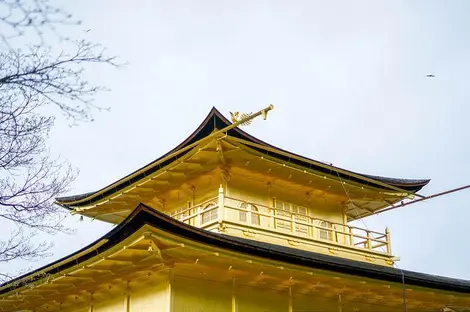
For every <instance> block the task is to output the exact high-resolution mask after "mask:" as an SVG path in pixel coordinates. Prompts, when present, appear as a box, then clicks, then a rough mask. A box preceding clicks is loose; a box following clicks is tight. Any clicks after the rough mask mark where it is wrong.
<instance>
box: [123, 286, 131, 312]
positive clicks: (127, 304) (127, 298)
mask: <svg viewBox="0 0 470 312" xmlns="http://www.w3.org/2000/svg"><path fill="white" fill-rule="evenodd" d="M129 283H130V282H127V284H126V290H125V292H124V311H125V312H130V310H131V288H130V285H129Z"/></svg>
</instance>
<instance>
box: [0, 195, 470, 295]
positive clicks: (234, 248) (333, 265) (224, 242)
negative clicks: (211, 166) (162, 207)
mask: <svg viewBox="0 0 470 312" xmlns="http://www.w3.org/2000/svg"><path fill="white" fill-rule="evenodd" d="M144 226H152V227H154V228H156V229H159V230H161V231H164V232H166V233H169V234H172V235H175V236H178V237H181V238H184V239H188V240H191V241H194V242H196V243H203V244H206V245H209V246H212V247H215V248H220V249H225V250H227V251H231V252H238V253H241V254H245V255H250V256H256V257H260V258H264V259H269V260H274V261H279V262H284V263H286V264H291V265H299V266H303V267H309V268H314V269H319V270H324V271H330V272H337V273H342V274H347V275H353V276H359V277H364V278H370V279H376V280H382V281H387V282H393V283H402V281H403V278H404V280H405V284H407V285H411V286H418V287H425V288H431V289H438V290H443V291H450V292H458V293H466V294H470V281H467V280H461V279H454V278H448V277H441V276H435V275H430V274H424V273H419V272H413V271H406V270H400V269H397V268H391V267H385V266H380V265H375V264H371V263H366V262H360V261H355V260H349V259H344V258H339V257H334V256H329V255H324V254H319V253H314V252H309V251H304V250H299V249H295V248H290V247H284V246H279V245H273V244H268V243H264V242H258V241H253V240H249V239H243V238H237V237H232V236H227V235H221V234H217V233H213V232H208V231H205V230H202V229H198V228H195V227H193V226H190V225H187V224H185V223H182V222H180V221H178V220H176V219H174V218H172V217H169V216H167V215H165V214H163V213H161V212H157V211H155V210H153V209H152V208H150V207H147V206H145V205H143V204H140V205H139V206H138V207H137V208H136V209H135V210H134V212H133V213H132V214H131V215H129V216H128V217H127V218H126V220H124V221H123V222H122V223H121V224H119V225H118V226H117V227H116V228H114V229H113V230H112V231H110V232H109V233H107V234H106V235H104V236H103V237H102V238H100V239H98V240H97V241H96V242H94V243H92V244H90V245H89V246H86V247H85V248H83V249H81V250H79V251H77V252H75V253H74V254H72V255H70V256H67V257H65V258H63V259H60V260H58V261H55V262H53V263H51V264H49V265H47V266H45V267H42V268H39V269H37V270H35V271H33V272H30V273H28V274H26V275H23V276H21V277H18V278H16V279H14V280H12V281H10V282H7V283H4V284H3V285H0V295H1V294H4V293H8V292H10V291H12V290H14V289H16V288H18V287H19V286H18V285H22V283H21V281H22V280H29V281H35V278H34V276H36V275H37V276H38V278H37V280H39V279H41V277H40V276H41V275H43V274H44V273H47V274H48V275H52V274H57V273H59V272H61V271H64V270H66V269H68V268H71V267H73V266H74V265H77V264H79V263H82V262H84V261H86V260H88V259H90V258H92V257H95V256H97V255H98V254H100V253H102V252H104V251H106V250H108V249H110V248H112V247H113V246H115V245H117V244H119V243H120V242H122V241H123V240H124V239H126V238H128V237H129V236H131V235H132V234H133V233H135V232H137V231H139V230H140V229H142V227H144ZM38 273H41V274H38Z"/></svg>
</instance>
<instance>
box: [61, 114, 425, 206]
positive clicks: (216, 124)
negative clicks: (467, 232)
mask: <svg viewBox="0 0 470 312" xmlns="http://www.w3.org/2000/svg"><path fill="white" fill-rule="evenodd" d="M230 124H231V122H230V121H229V120H228V119H227V118H225V117H224V116H223V115H222V114H221V113H220V112H219V111H218V110H217V109H216V108H215V107H213V108H212V109H211V111H210V112H209V114H208V115H207V116H206V118H205V119H204V121H203V122H202V123H201V124H200V125H199V127H198V128H197V129H196V130H195V131H194V132H193V133H192V134H191V135H190V136H189V137H188V138H187V139H186V140H184V141H183V142H182V143H180V144H179V145H178V146H176V147H175V148H173V149H172V150H171V151H169V152H167V153H166V154H164V155H163V156H161V157H159V158H157V159H156V160H154V161H152V162H150V163H149V164H147V165H145V166H144V167H142V168H140V169H138V170H136V171H134V172H132V173H131V174H128V175H127V176H125V177H123V178H122V179H120V180H118V181H116V182H113V183H112V184H110V185H108V186H106V187H104V188H102V189H100V190H98V191H95V192H89V193H85V194H79V195H72V196H64V197H58V198H56V201H57V203H58V204H60V205H62V206H64V207H66V208H68V207H67V206H68V203H70V202H75V201H79V200H82V199H85V198H87V197H89V196H93V195H94V194H96V193H99V192H102V193H101V194H98V195H97V196H96V197H94V198H91V199H88V200H86V201H84V202H81V203H77V205H76V206H85V205H88V204H92V203H93V202H95V201H97V200H99V199H101V198H104V197H106V196H108V195H110V194H112V193H115V192H118V191H119V190H121V189H122V188H124V187H126V186H129V185H131V184H133V183H135V182H136V181H139V180H140V179H142V178H144V177H145V176H147V175H149V174H151V173H153V172H155V171H156V170H158V169H159V168H161V167H163V166H166V165H168V164H169V163H171V162H173V161H174V160H175V159H176V158H179V157H181V156H183V155H185V154H186V153H187V152H189V151H187V152H184V153H182V154H181V155H178V156H176V158H175V159H169V160H166V161H164V162H162V163H161V164H160V165H158V166H156V167H154V164H155V163H156V162H158V161H160V160H161V159H163V158H165V157H167V156H168V155H171V154H172V153H174V152H176V151H177V150H179V149H181V148H184V147H185V146H187V145H190V144H192V143H194V142H196V141H198V140H199V139H201V138H203V137H205V136H207V135H209V134H210V133H211V132H212V131H213V130H214V129H219V130H220V129H222V128H224V127H226V126H228V125H230ZM228 133H229V135H233V136H235V137H238V138H241V139H244V140H246V141H249V142H253V143H256V144H259V145H262V146H265V147H267V148H270V149H274V150H278V151H279V152H281V153H287V154H290V155H293V156H295V157H298V158H301V159H304V160H305V161H302V160H297V159H292V158H289V157H286V156H284V155H280V154H276V153H273V152H268V151H266V150H262V149H259V148H256V147H252V146H249V147H250V148H252V149H255V150H257V151H259V152H262V153H264V154H267V155H270V156H273V157H275V158H277V159H280V160H284V161H290V162H292V163H295V164H297V165H299V166H302V167H305V168H311V169H314V170H318V171H320V172H324V173H326V174H334V175H337V174H339V175H340V176H341V178H343V179H345V180H352V181H356V182H359V183H364V182H365V181H361V179H360V178H356V177H353V176H352V175H358V176H362V177H365V178H369V179H373V180H376V181H379V182H381V183H385V184H389V185H391V186H394V187H399V188H401V189H404V190H406V191H409V192H413V193H414V192H418V191H419V190H421V189H422V188H423V187H424V186H425V185H426V184H428V183H429V181H430V179H395V178H388V177H380V176H373V175H366V174H361V173H357V172H353V171H349V170H345V169H342V168H339V167H335V166H332V165H327V166H329V167H330V168H329V169H328V168H324V167H322V166H318V165H312V164H309V163H308V162H313V163H320V162H318V161H316V160H314V159H310V158H307V157H304V156H301V155H297V154H294V153H292V152H289V151H286V150H283V149H281V148H278V147H276V146H274V145H271V144H269V143H266V142H264V141H262V140H260V139H258V138H256V137H254V136H252V135H250V134H248V133H247V132H245V131H243V130H241V129H240V128H238V127H237V128H233V129H231V130H229V131H228ZM147 167H148V169H145V168H147ZM337 170H340V171H343V172H345V173H346V174H343V173H339V172H338V171H337ZM141 171H142V173H140V174H137V173H138V172H141ZM136 174H137V175H136ZM134 175H136V176H134ZM133 176H134V177H133ZM366 184H371V183H366ZM372 184H373V183H372ZM113 186H114V187H113ZM374 186H376V187H378V188H382V189H384V186H383V185H380V184H377V185H374ZM111 187H113V188H111ZM106 189H109V190H108V191H104V190H106ZM390 190H393V189H392V188H390ZM108 193H109V194H108Z"/></svg>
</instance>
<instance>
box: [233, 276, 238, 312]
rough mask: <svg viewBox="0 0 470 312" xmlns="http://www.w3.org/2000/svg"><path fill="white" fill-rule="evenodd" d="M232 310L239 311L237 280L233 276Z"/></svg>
mask: <svg viewBox="0 0 470 312" xmlns="http://www.w3.org/2000/svg"><path fill="white" fill-rule="evenodd" d="M232 312H238V298H237V285H236V280H235V278H234V277H233V278H232Z"/></svg>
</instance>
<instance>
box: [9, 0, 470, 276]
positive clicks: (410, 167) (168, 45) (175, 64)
mask: <svg viewBox="0 0 470 312" xmlns="http://www.w3.org/2000/svg"><path fill="white" fill-rule="evenodd" d="M65 4H66V2H65V1H64V2H63V5H65ZM67 5H68V6H67V7H66V8H67V9H69V10H70V11H72V12H74V13H75V15H76V16H77V17H79V18H81V19H82V20H83V23H84V25H83V29H88V28H90V29H91V31H90V32H89V33H86V36H88V37H89V38H90V39H92V40H95V41H97V42H100V43H102V44H104V45H106V46H107V47H108V48H109V50H110V51H111V52H112V53H115V54H118V55H120V56H121V57H122V59H124V60H126V61H128V62H129V65H128V66H127V67H126V68H125V69H122V70H119V71H114V70H103V69H102V68H97V69H94V70H92V71H90V72H88V75H89V76H90V78H91V79H93V80H96V81H99V82H100V83H102V84H105V85H106V86H108V87H109V88H111V89H112V91H111V92H107V93H104V94H101V95H99V96H98V98H97V103H98V104H100V105H102V106H111V107H112V111H111V112H110V113H98V114H96V116H95V117H96V121H95V122H94V123H92V124H82V125H81V126H79V127H73V128H69V127H68V126H67V124H66V123H65V122H63V121H59V122H58V123H57V126H56V128H55V129H54V132H53V133H52V136H51V139H50V143H51V146H52V149H53V151H54V152H56V153H59V154H60V155H61V156H62V157H63V158H64V159H67V160H69V161H70V162H71V163H72V164H73V165H74V166H76V167H78V168H79V169H80V176H79V178H78V179H77V181H76V183H75V184H74V188H75V189H74V193H82V192H86V191H93V190H95V189H98V188H101V187H103V186H105V185H107V184H109V183H111V182H113V181H115V180H117V179H119V178H121V177H123V176H124V175H126V174H128V173H130V172H132V171H133V170H135V169H137V168H140V167H142V166H143V165H145V164H147V163H148V162H150V161H152V160H153V159H155V158H157V157H159V156H160V155H162V154H163V153H165V152H167V151H168V150H169V149H171V148H173V147H174V146H176V145H177V144H179V143H180V142H181V141H182V140H183V139H185V138H186V137H187V136H188V135H189V134H190V133H191V132H192V131H193V130H194V129H195V128H196V127H197V126H198V125H199V123H200V122H201V121H202V119H203V118H204V117H205V115H206V114H207V113H208V111H209V110H210V108H211V107H212V106H216V107H217V108H218V109H219V110H220V111H222V112H223V113H224V114H226V115H228V111H230V110H232V111H233V110H240V111H246V112H250V111H254V110H258V109H260V108H263V107H265V106H267V105H268V104H270V103H273V104H274V105H275V110H274V111H273V112H272V114H270V116H269V118H268V120H267V121H265V122H264V121H262V120H258V121H256V122H255V123H253V124H252V125H251V126H250V127H249V128H248V129H246V130H247V131H248V132H249V133H251V134H253V135H255V136H257V137H259V138H260V139H262V140H265V141H268V142H269V143H272V144H274V145H276V146H279V147H281V148H283V149H287V150H290V151H292V152H295V153H298V154H302V155H305V156H307V157H311V158H314V159H317V160H322V161H328V162H331V163H333V164H334V165H337V166H339V167H342V168H346V169H350V170H355V171H358V172H364V173H370V174H377V175H385V176H393V177H409V178H426V177H429V178H432V181H431V183H430V185H429V186H428V187H426V188H425V189H424V190H423V192H422V193H423V194H431V193H434V192H438V191H441V190H446V189H449V188H453V187H457V186H460V185H463V184H467V183H468V184H470V146H469V143H468V142H469V136H470V125H469V122H468V119H469V112H470V108H469V107H468V105H467V101H468V98H469V95H468V92H469V91H468V90H467V85H466V84H467V82H468V78H467V75H468V73H469V71H470V68H469V67H470V40H469V39H470V32H469V29H470V28H469V27H470V24H469V22H468V16H469V13H470V2H468V1H446V2H444V1H430V0H425V1H424V0H423V1H388V2H385V1H373V0H370V1H197V2H196V1H154V0H148V1H117V0H114V1H110V0H108V1H93V0H81V1H75V2H74V3H67ZM80 31H81V30H80ZM81 35H82V34H81ZM428 73H433V74H435V75H436V78H434V79H428V78H425V75H426V74H428ZM469 199H470V191H467V192H465V191H464V192H461V193H457V194H454V195H449V196H448V197H444V198H441V199H435V200H433V201H430V202H428V203H422V204H417V205H414V206H409V207H406V208H403V209H398V210H396V211H393V212H388V213H385V214H383V215H380V216H376V217H372V218H368V219H366V220H365V222H366V224H367V226H368V227H369V228H370V229H376V230H383V229H384V228H385V226H386V225H388V226H389V228H390V230H391V234H392V248H393V252H394V254H396V255H397V256H400V257H401V261H400V262H398V265H399V266H400V267H401V268H403V269H410V270H416V271H423V272H427V273H433V274H439V275H446V276H452V277H460V278H465V279H470V271H469V270H468V263H469V261H470V252H469V251H468V250H469V249H468V248H467V244H468V243H467V239H466V236H467V235H465V234H462V233H464V232H463V231H464V230H466V229H467V227H468V220H470V211H469V208H468V201H469ZM68 222H69V223H70V224H71V226H73V227H76V228H77V229H78V231H77V233H76V234H75V235H73V236H64V235H57V236H54V237H50V238H48V239H52V240H53V241H54V242H55V245H56V246H55V248H54V250H53V252H54V253H55V255H54V256H53V257H51V258H48V259H45V260H44V261H41V262H38V263H35V264H34V266H35V267H37V266H39V265H43V264H46V263H48V262H50V261H51V260H53V259H56V258H58V257H62V256H65V255H67V254H69V253H71V252H73V251H75V250H77V249H79V248H80V247H82V246H84V245H86V244H88V243H90V242H92V241H93V240H95V239H97V238H98V237H99V236H100V235H102V234H104V233H105V232H106V231H108V230H109V229H110V228H111V227H110V226H109V225H106V224H101V223H100V222H98V221H94V222H89V221H85V222H78V218H70V220H68ZM361 224H362V223H361ZM459 233H460V234H459ZM23 265H24V263H21V262H17V263H13V264H9V265H8V270H10V271H13V270H16V269H18V268H20V267H22V266H23ZM2 269H3V267H0V270H2Z"/></svg>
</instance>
